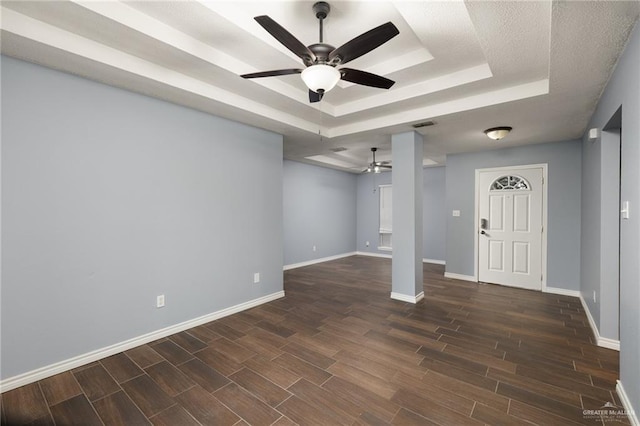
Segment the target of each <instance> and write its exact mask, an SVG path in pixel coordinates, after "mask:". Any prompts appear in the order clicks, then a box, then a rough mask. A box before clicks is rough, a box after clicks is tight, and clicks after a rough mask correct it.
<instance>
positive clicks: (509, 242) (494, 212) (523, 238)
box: [477, 166, 544, 290]
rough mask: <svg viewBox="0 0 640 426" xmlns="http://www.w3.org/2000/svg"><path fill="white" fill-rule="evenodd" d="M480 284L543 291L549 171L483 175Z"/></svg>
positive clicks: (533, 169)
mask: <svg viewBox="0 0 640 426" xmlns="http://www.w3.org/2000/svg"><path fill="white" fill-rule="evenodd" d="M478 179H479V184H478V191H479V192H478V197H479V198H478V208H479V211H478V217H479V219H480V220H479V223H478V224H477V231H478V233H479V235H478V280H479V281H481V282H487V283H495V284H502V285H508V286H512V287H521V288H527V289H532V290H541V289H542V232H543V229H542V209H543V205H542V204H543V198H542V194H543V185H544V182H543V169H542V167H540V166H537V167H535V166H533V167H531V168H514V169H500V170H491V171H480V172H479V175H478Z"/></svg>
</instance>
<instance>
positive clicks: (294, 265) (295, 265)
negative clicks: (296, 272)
mask: <svg viewBox="0 0 640 426" xmlns="http://www.w3.org/2000/svg"><path fill="white" fill-rule="evenodd" d="M356 254H358V252H355V251H352V252H349V253H342V254H336V255H335V256H328V257H321V258H319V259H312V260H307V261H305V262H300V263H292V264H290V265H284V266H283V268H282V270H283V271H288V270H289V269H295V268H302V267H303V266H309V265H315V264H316V263H322V262H328V261H330V260H336V259H342V258H343V257H349V256H354V255H356Z"/></svg>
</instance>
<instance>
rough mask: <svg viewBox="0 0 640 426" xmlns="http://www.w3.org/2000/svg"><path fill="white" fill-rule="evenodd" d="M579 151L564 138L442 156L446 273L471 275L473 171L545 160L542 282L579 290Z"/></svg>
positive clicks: (472, 260) (577, 145)
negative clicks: (544, 268)
mask: <svg viewBox="0 0 640 426" xmlns="http://www.w3.org/2000/svg"><path fill="white" fill-rule="evenodd" d="M580 151H581V147H580V141H566V142H556V143H548V144H540V145H528V146H523V147H516V148H505V149H497V150H493V151H485V152H478V153H469V154H456V155H449V156H447V167H446V194H447V202H446V207H447V268H446V269H447V272H450V273H455V274H461V275H469V276H473V275H474V236H475V234H474V233H475V224H474V211H473V210H474V202H475V201H474V200H475V193H474V192H475V170H476V169H482V168H490V167H504V166H516V165H525V164H542V163H547V164H548V181H547V188H548V204H549V205H548V230H547V286H548V287H556V288H563V289H567V290H576V291H577V290H579V288H580V179H581V172H580V170H581V169H580V167H581V154H580ZM452 210H460V217H452V216H451V211H452Z"/></svg>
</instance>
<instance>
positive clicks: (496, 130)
mask: <svg viewBox="0 0 640 426" xmlns="http://www.w3.org/2000/svg"><path fill="white" fill-rule="evenodd" d="M511 130H512V128H511V127H508V126H500V127H492V128H490V129H487V130H485V131H484V134H485V135H487V137H488V138H489V139H493V140H496V141H499V140H500V139H502V138H504V137H505V136H507V135H508V134H509V132H511Z"/></svg>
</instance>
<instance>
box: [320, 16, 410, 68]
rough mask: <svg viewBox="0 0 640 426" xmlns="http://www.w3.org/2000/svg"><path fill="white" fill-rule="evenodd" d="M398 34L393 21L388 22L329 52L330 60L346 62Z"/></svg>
mask: <svg viewBox="0 0 640 426" xmlns="http://www.w3.org/2000/svg"><path fill="white" fill-rule="evenodd" d="M398 34H400V31H398V28H396V26H395V25H393V24H392V23H391V22H387V23H386V24H382V25H380V26H379V27H376V28H374V29H372V30H369V31H367V32H366V33H363V34H360V35H359V36H358V37H356V38H354V39H353V40H351V41H348V42H346V43H345V44H343V45H342V46H340V47H338V48H337V49H335V50H334V51H333V52H331V53H329V61H333V60H334V59H339V60H340V62H339V63H340V64H346V63H347V62H349V61H353V60H354V59H356V58H359V57H360V56H362V55H364V54H365V53H368V52H370V51H372V50H373V49H375V48H376V47H378V46H380V45H382V44H384V43H386V42H388V41H389V40H391V39H392V38H393V37H395V36H397V35H398Z"/></svg>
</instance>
